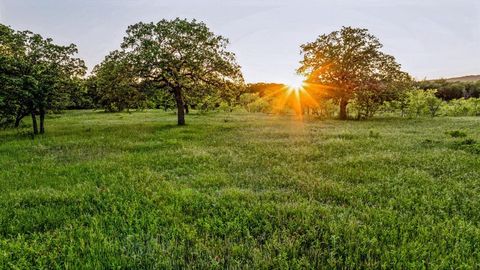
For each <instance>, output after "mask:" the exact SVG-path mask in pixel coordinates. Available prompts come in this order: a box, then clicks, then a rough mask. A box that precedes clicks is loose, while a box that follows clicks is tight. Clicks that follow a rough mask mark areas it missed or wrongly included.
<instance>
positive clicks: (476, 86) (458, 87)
mask: <svg viewBox="0 0 480 270" xmlns="http://www.w3.org/2000/svg"><path fill="white" fill-rule="evenodd" d="M416 86H417V87H418V88H420V89H424V90H426V89H437V93H436V96H437V97H439V98H441V99H443V100H454V99H461V98H471V97H473V98H480V81H476V82H448V81H446V80H435V81H419V82H417V83H416Z"/></svg>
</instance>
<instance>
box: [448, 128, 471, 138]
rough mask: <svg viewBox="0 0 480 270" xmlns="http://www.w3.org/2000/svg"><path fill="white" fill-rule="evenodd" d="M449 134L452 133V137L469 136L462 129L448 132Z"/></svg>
mask: <svg viewBox="0 0 480 270" xmlns="http://www.w3.org/2000/svg"><path fill="white" fill-rule="evenodd" d="M447 134H448V135H450V136H451V137H452V138H462V137H467V134H466V133H465V132H463V131H460V130H452V131H449V132H447Z"/></svg>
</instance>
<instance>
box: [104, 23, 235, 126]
mask: <svg viewBox="0 0 480 270" xmlns="http://www.w3.org/2000/svg"><path fill="white" fill-rule="evenodd" d="M227 45H228V40H227V39H226V38H224V37H222V36H219V35H215V34H214V33H213V32H211V31H210V29H209V28H208V27H207V26H206V25H205V24H204V23H202V22H197V21H196V20H192V21H188V20H184V19H178V18H177V19H174V20H161V21H159V22H157V23H143V22H140V23H137V24H134V25H131V26H129V27H128V29H127V34H126V36H125V38H124V40H123V42H122V44H121V50H120V51H116V52H113V53H112V54H111V55H110V57H107V58H106V59H105V60H104V62H103V63H102V64H101V66H100V67H99V68H98V69H96V75H97V76H98V77H100V78H107V77H108V76H111V74H102V70H103V69H104V68H105V67H106V66H107V65H109V63H111V60H112V55H117V56H118V55H120V56H121V57H119V59H115V63H116V64H115V65H119V67H118V68H122V72H121V73H122V74H123V75H124V79H122V80H121V81H120V82H119V83H120V85H121V87H120V89H122V90H118V89H117V91H127V92H129V90H128V89H130V87H131V86H135V87H136V89H143V90H145V89H152V88H155V89H158V90H159V91H164V92H166V93H168V94H169V95H170V96H171V97H172V98H173V99H174V100H175V104H176V107H177V115H178V124H179V125H184V124H185V106H188V105H193V104H192V103H196V102H197V100H198V99H200V98H205V97H207V96H209V95H217V96H223V97H226V98H229V97H231V96H232V95H230V94H228V93H227V92H228V91H230V90H229V89H235V87H232V85H233V86H235V85H241V84H243V78H242V74H241V72H240V66H239V65H238V64H237V63H236V60H235V55H234V54H233V53H232V52H229V51H228V50H227ZM119 63H122V64H119ZM110 69H112V68H110ZM112 80H113V81H115V80H114V79H108V78H107V81H112ZM100 87H103V86H101V85H100ZM132 92H134V91H132ZM233 96H234V95H233Z"/></svg>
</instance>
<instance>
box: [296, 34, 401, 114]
mask: <svg viewBox="0 0 480 270" xmlns="http://www.w3.org/2000/svg"><path fill="white" fill-rule="evenodd" d="M381 48H382V44H381V43H380V41H379V40H378V39H377V38H376V37H375V36H373V35H372V34H370V33H368V30H367V29H360V28H352V27H343V28H342V29H341V30H340V31H334V32H332V33H330V34H328V35H321V36H319V37H318V38H317V40H315V41H314V42H310V43H307V44H304V45H302V46H301V50H302V53H303V60H302V61H301V66H300V68H299V69H298V72H299V73H301V74H303V75H305V76H306V77H308V80H307V81H308V82H309V83H310V84H313V85H319V86H320V88H321V89H318V91H321V92H324V93H325V95H326V96H328V97H330V98H332V99H334V100H336V101H337V102H338V104H339V105H340V118H341V119H346V118H347V110H346V109H347V105H348V104H349V103H350V102H351V100H355V101H356V102H355V105H356V109H357V111H358V117H359V118H366V117H371V116H372V115H373V114H374V113H375V111H376V110H377V109H378V107H379V105H381V104H382V103H383V102H384V101H386V100H389V99H391V98H393V97H395V96H396V95H397V92H399V91H403V90H404V89H405V85H406V84H408V83H409V81H410V77H409V76H408V74H407V73H405V72H402V71H401V70H400V65H399V64H398V63H397V62H396V60H395V58H394V57H393V56H390V55H387V54H385V53H383V52H381V51H380V49H381Z"/></svg>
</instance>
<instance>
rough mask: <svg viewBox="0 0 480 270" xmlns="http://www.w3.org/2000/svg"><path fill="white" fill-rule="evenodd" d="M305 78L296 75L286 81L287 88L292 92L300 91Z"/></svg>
mask: <svg viewBox="0 0 480 270" xmlns="http://www.w3.org/2000/svg"><path fill="white" fill-rule="evenodd" d="M304 83H305V79H304V78H303V77H300V76H297V77H295V78H293V79H292V80H290V81H289V82H288V83H286V85H287V87H288V89H289V90H290V91H294V92H297V93H298V92H301V91H302V89H303V88H304Z"/></svg>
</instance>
